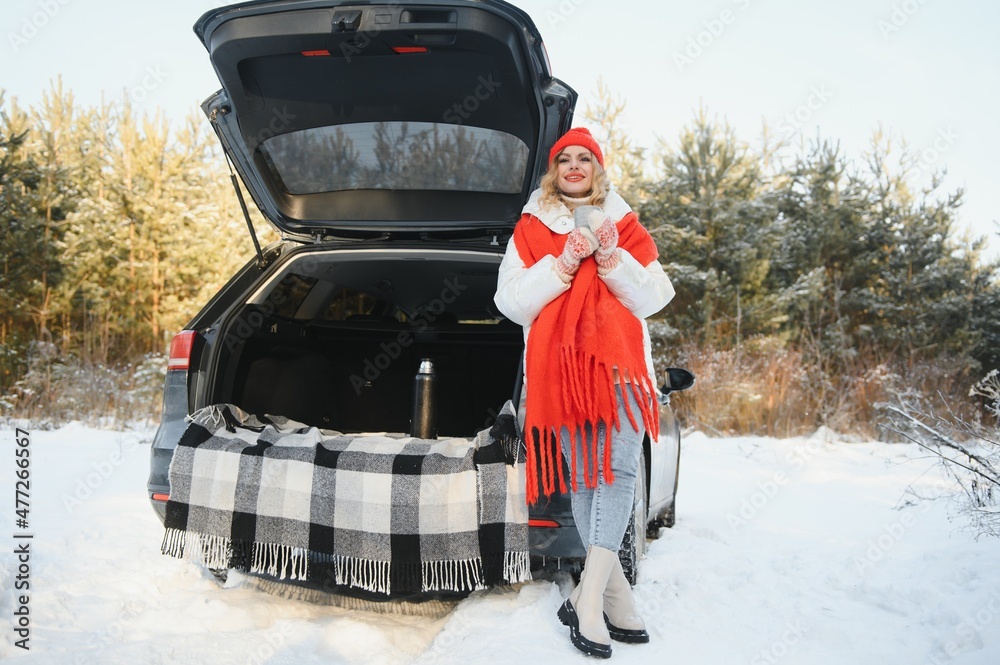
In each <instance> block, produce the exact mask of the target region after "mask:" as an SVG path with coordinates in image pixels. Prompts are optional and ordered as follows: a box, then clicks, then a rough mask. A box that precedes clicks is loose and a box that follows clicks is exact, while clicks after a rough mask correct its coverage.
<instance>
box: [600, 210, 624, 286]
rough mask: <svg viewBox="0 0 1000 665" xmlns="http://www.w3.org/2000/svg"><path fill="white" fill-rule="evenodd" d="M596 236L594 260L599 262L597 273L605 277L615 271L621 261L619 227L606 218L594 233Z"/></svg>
mask: <svg viewBox="0 0 1000 665" xmlns="http://www.w3.org/2000/svg"><path fill="white" fill-rule="evenodd" d="M594 235H595V236H597V242H598V248H597V251H596V252H595V253H594V260H595V261H597V272H598V273H600V274H602V275H604V274H607V273H609V272H610V271H612V270H614V269H615V267H617V266H618V262H619V261H620V260H621V251H620V250H619V249H618V227H616V226H615V223H614V222H612V221H611V220H610V219H607V218H605V219H604V222H603V223H602V224H601V225H600V226H599V227H598V228H597V230H596V231H594Z"/></svg>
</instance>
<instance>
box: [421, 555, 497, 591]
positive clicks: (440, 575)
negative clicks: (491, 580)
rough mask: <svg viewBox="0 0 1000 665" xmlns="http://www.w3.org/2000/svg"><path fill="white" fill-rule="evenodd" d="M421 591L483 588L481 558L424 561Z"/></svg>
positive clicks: (484, 586)
mask: <svg viewBox="0 0 1000 665" xmlns="http://www.w3.org/2000/svg"><path fill="white" fill-rule="evenodd" d="M422 569H423V570H422V574H423V586H422V590H423V591H467V590H468V591H475V590H477V589H485V588H486V585H485V584H483V560H482V559H478V558H473V559H459V560H452V561H424V562H423V564H422Z"/></svg>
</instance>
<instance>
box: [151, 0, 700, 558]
mask: <svg viewBox="0 0 1000 665" xmlns="http://www.w3.org/2000/svg"><path fill="white" fill-rule="evenodd" d="M195 32H196V33H197V35H198V36H199V38H200V39H201V40H202V42H203V43H204V44H205V47H206V48H207V49H208V52H209V55H210V57H211V61H212V64H213V66H214V67H215V70H216V73H217V74H218V76H219V80H220V81H221V83H222V89H221V90H219V91H218V92H217V93H215V94H214V95H212V96H211V97H209V98H208V100H207V101H205V103H204V104H203V109H204V111H205V113H206V114H207V116H208V118H209V120H210V121H211V123H212V126H213V128H214V129H215V131H216V132H217V133H218V136H219V139H220V141H221V142H222V145H223V147H224V149H225V153H226V155H227V157H228V160H229V161H230V162H231V165H232V166H233V167H234V168H235V171H236V173H237V174H238V175H239V178H240V179H241V180H242V182H243V184H244V185H245V187H246V190H247V191H248V192H249V193H250V196H251V197H252V199H253V203H254V204H255V205H256V206H257V207H258V208H259V209H260V211H261V212H262V213H263V215H264V217H265V218H266V219H267V220H268V221H269V222H270V223H271V224H273V225H274V227H275V228H276V229H277V231H278V233H279V234H280V238H281V239H280V240H279V241H278V242H275V243H274V244H272V245H270V246H268V247H266V248H264V249H261V248H260V247H259V245H258V244H257V240H256V238H255V237H254V238H253V242H254V245H255V246H256V247H257V256H256V257H255V258H254V259H253V260H251V261H250V262H249V263H248V264H247V265H246V266H244V267H243V268H242V269H241V270H240V271H239V272H238V273H237V274H236V275H234V276H233V277H232V278H231V279H230V281H229V282H228V283H227V284H226V285H225V286H224V287H223V288H222V289H221V290H220V291H219V292H218V293H217V294H216V295H215V296H214V297H213V298H212V299H211V300H210V301H209V302H208V303H207V304H206V305H205V306H204V308H203V309H202V310H201V312H200V313H199V314H198V315H197V316H195V317H194V319H193V320H192V321H191V322H190V323H189V324H188V325H187V327H186V329H185V330H184V331H182V332H180V333H179V334H178V335H177V336H176V337H175V338H174V339H173V342H172V344H171V349H170V359H169V366H168V372H167V379H166V384H165V388H164V400H163V416H162V421H161V423H160V426H159V429H158V431H157V433H156V437H155V439H154V442H153V447H152V460H151V472H150V477H149V483H148V488H149V495H150V498H151V500H152V503H153V507H154V509H155V510H156V512H157V514H158V515H159V516H160V518H161V520H162V519H163V516H164V509H165V503H166V499H167V497H168V495H169V492H170V487H169V483H168V467H169V464H170V460H171V456H172V454H173V451H174V448H175V447H176V445H177V442H178V440H179V438H180V435H181V433H182V432H183V430H184V429H185V427H186V422H185V418H186V417H187V416H188V414H190V413H193V412H194V411H195V410H197V409H199V408H202V407H205V406H207V405H211V404H217V403H232V404H236V405H238V406H239V407H241V408H242V409H244V410H245V411H247V412H250V413H259V414H276V415H282V416H287V417H289V418H291V419H293V420H297V421H300V422H303V423H306V424H308V425H315V426H317V427H320V428H325V429H332V430H338V431H340V432H402V433H406V432H409V431H410V428H411V416H412V409H413V396H414V391H413V386H414V376H415V374H416V373H417V371H418V367H419V365H420V362H421V360H422V359H430V360H431V361H432V363H433V366H434V369H435V373H436V381H437V386H436V391H437V393H436V400H437V406H436V413H437V423H436V424H437V431H438V432H439V433H440V434H441V435H443V436H462V437H472V436H474V435H475V434H476V433H477V432H479V431H480V430H482V429H484V428H486V427H489V426H490V424H491V423H492V421H493V418H494V417H495V416H496V413H497V411H498V410H499V409H500V407H501V406H502V405H503V404H504V403H505V401H507V400H509V399H513V400H514V403H515V404H517V403H518V395H519V384H520V381H519V379H520V376H521V368H520V361H521V358H522V355H523V349H524V347H523V336H522V331H521V327H520V326H518V325H515V324H513V323H512V322H510V321H508V320H506V319H505V318H504V317H503V316H502V315H501V314H500V313H499V312H498V311H497V309H496V307H495V305H494V302H493V295H494V292H495V290H496V286H497V270H498V267H499V265H500V261H501V258H502V255H503V252H504V248H505V246H506V243H507V240H508V239H509V237H510V235H511V233H512V230H513V227H514V225H515V223H516V222H517V220H518V218H519V216H520V213H521V208H522V206H523V205H524V203H525V201H526V200H527V198H528V195H529V193H530V192H531V191H532V190H533V189H534V188H535V187H536V186H537V183H538V180H539V178H540V176H541V175H542V174H543V173H544V171H545V168H546V156H547V154H548V150H549V147H550V146H551V145H552V144H553V143H554V142H555V140H556V139H557V138H558V137H559V136H560V135H561V134H562V133H563V132H565V131H566V130H567V129H569V127H570V124H571V120H572V116H573V108H574V104H575V102H576V97H577V96H576V93H575V92H574V91H573V90H572V89H571V88H570V87H569V86H567V85H566V84H565V83H563V82H561V81H559V80H558V79H556V78H553V77H552V75H551V73H550V71H549V64H548V62H547V59H546V55H545V49H544V47H543V45H542V40H541V37H540V35H539V33H538V31H537V29H536V28H535V26H534V24H533V23H532V21H531V19H530V18H529V17H528V16H527V15H526V14H525V13H524V12H523V11H521V10H519V9H517V8H516V7H513V6H511V5H509V4H506V3H504V2H499V1H495V0H480V1H472V0H469V1H466V0H439V1H437V2H431V3H426V2H421V3H411V2H405V1H404V2H396V1H394V2H391V3H389V2H384V3H383V2H370V3H364V4H359V3H346V2H343V3H342V2H335V1H328V0H288V1H278V2H254V3H246V4H241V5H234V6H231V7H223V8H220V9H217V10H213V11H211V12H208V13H207V14H205V15H204V16H203V17H202V18H201V19H200V20H199V21H198V22H197V24H196V25H195ZM234 184H235V180H234ZM237 193H239V192H237ZM241 201H242V198H241ZM251 234H252V227H251ZM224 242H225V243H227V244H233V243H236V242H238V240H237V239H235V238H229V239H225V240H224ZM686 381H687V378H686V377H685V376H684V375H683V374H675V377H674V382H675V383H674V385H675V387H676V388H682V387H684V386H683V385H678V382H680V383H684V382H686ZM663 401H664V404H663V406H662V412H661V440H660V442H659V443H658V444H655V445H650V443H649V441H648V440H647V441H646V442H645V443H644V457H643V468H644V469H645V474H644V475H642V477H641V479H640V488H641V489H642V491H640V492H637V497H636V518H635V525H634V527H633V528H630V533H631V535H628V534H627V535H626V547H625V549H624V558H625V560H626V561H628V562H634V561H635V560H636V559H637V558H638V557H639V556H641V553H642V548H643V546H644V543H645V538H644V537H643V536H644V535H645V532H646V529H647V527H654V528H655V527H656V526H659V525H662V524H666V525H667V526H669V525H670V524H671V523H672V519H673V518H672V516H673V507H674V497H675V493H676V487H677V463H678V456H679V450H680V447H679V446H680V435H679V430H678V427H677V424H676V422H675V421H674V419H673V416H672V414H671V411H670V408H669V405H668V404H667V403H666V400H663ZM531 527H532V528H531V529H530V534H531V552H532V554H533V555H534V556H535V557H536V558H535V559H534V561H535V562H536V563H538V564H539V565H546V566H558V565H573V564H574V563H577V564H578V562H579V560H580V559H581V558H582V557H583V556H584V550H583V547H582V545H581V542H580V539H579V537H578V536H577V534H576V529H575V527H574V526H573V519H572V514H571V512H570V510H569V501H568V497H565V496H556V497H555V498H553V499H552V500H551V501H550V502H548V503H547V504H546V505H544V506H542V507H540V508H539V509H537V510H533V511H532V513H531ZM654 530H655V529H654ZM632 569H633V570H634V568H632Z"/></svg>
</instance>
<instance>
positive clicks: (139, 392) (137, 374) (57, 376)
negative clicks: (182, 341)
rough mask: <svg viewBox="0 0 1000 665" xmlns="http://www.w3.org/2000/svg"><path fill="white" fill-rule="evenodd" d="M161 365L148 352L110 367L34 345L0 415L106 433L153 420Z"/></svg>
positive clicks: (158, 398)
mask: <svg viewBox="0 0 1000 665" xmlns="http://www.w3.org/2000/svg"><path fill="white" fill-rule="evenodd" d="M166 364H167V363H166V358H164V357H163V356H162V355H158V354H150V355H148V356H145V357H143V358H141V359H140V360H139V361H137V362H132V363H128V362H124V363H122V364H120V365H118V366H114V367H109V366H107V365H104V364H101V363H97V362H91V361H87V360H81V359H80V358H77V357H76V356H72V355H71V356H65V355H63V354H61V353H60V352H59V350H58V347H56V345H54V344H50V343H46V342H36V343H33V344H32V347H31V350H30V353H29V357H28V371H27V372H26V373H25V375H24V377H23V378H21V380H19V381H18V382H17V383H16V384H14V386H13V387H12V388H11V389H10V390H9V391H8V392H7V393H6V394H5V395H2V396H0V415H2V416H3V417H4V418H5V419H6V420H18V421H24V422H28V423H31V424H32V426H33V427H40V428H51V427H58V426H60V425H63V424H65V423H67V422H70V421H80V422H83V423H85V424H87V425H91V426H100V427H108V428H111V429H124V428H128V427H131V426H134V425H136V424H142V423H151V422H155V419H156V418H157V417H158V416H159V413H160V408H161V405H162V400H163V379H164V375H165V372H166Z"/></svg>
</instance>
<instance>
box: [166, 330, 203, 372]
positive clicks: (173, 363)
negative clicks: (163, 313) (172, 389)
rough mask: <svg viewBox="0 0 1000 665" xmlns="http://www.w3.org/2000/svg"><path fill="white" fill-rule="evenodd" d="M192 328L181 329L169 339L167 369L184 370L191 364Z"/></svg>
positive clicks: (193, 332) (193, 334) (193, 333)
mask: <svg viewBox="0 0 1000 665" xmlns="http://www.w3.org/2000/svg"><path fill="white" fill-rule="evenodd" d="M196 334H197V333H196V332H195V331H194V330H182V331H180V332H179V333H177V334H176V335H174V338H173V339H172V340H170V358H169V359H167V369H168V370H171V369H178V370H186V369H188V368H189V367H190V366H191V348H192V347H193V346H194V336H195V335H196Z"/></svg>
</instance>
